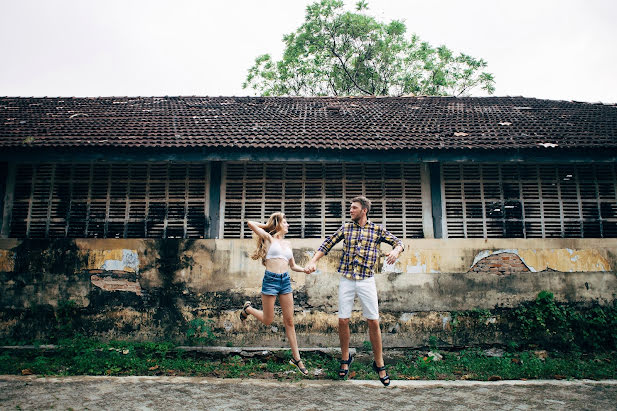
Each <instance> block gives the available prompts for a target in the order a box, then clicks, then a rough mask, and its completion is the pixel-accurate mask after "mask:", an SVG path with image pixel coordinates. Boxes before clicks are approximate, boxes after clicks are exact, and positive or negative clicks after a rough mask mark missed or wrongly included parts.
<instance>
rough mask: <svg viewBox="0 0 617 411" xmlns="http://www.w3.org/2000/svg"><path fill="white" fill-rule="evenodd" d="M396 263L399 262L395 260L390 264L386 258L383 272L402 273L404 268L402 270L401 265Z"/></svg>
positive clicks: (382, 267) (382, 268)
mask: <svg viewBox="0 0 617 411" xmlns="http://www.w3.org/2000/svg"><path fill="white" fill-rule="evenodd" d="M396 263H397V262H396V261H395V262H394V263H392V264H388V263H387V262H386V259H385V258H384V260H383V265H382V266H381V272H382V273H384V274H385V273H399V274H400V273H402V272H403V270H401V269H400V268H399V267H397V264H396Z"/></svg>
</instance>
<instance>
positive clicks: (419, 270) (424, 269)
mask: <svg viewBox="0 0 617 411" xmlns="http://www.w3.org/2000/svg"><path fill="white" fill-rule="evenodd" d="M408 253H409V252H408ZM403 257H404V255H403ZM439 264H440V255H439V253H436V252H434V251H433V250H420V251H416V252H414V253H413V254H410V255H409V257H408V258H407V266H406V270H405V271H406V272H407V274H423V273H439V272H440V269H439Z"/></svg>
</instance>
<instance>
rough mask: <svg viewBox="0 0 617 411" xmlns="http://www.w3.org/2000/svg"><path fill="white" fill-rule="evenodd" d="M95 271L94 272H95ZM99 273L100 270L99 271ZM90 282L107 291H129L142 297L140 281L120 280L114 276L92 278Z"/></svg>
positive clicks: (94, 276) (95, 276)
mask: <svg viewBox="0 0 617 411" xmlns="http://www.w3.org/2000/svg"><path fill="white" fill-rule="evenodd" d="M93 271H94V270H93ZM97 271H98V270H97ZM90 281H91V282H92V284H93V285H95V286H97V287H99V288H101V289H103V290H105V291H128V292H131V293H135V294H137V295H141V294H142V293H141V286H140V285H139V282H138V281H130V280H128V279H126V278H118V277H116V276H113V275H109V276H99V275H92V276H90Z"/></svg>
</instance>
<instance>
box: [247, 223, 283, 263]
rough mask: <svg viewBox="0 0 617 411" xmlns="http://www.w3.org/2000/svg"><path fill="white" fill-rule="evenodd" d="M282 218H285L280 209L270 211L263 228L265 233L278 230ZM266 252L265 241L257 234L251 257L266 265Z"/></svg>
mask: <svg viewBox="0 0 617 411" xmlns="http://www.w3.org/2000/svg"><path fill="white" fill-rule="evenodd" d="M284 219H285V214H283V213H281V212H280V211H277V212H276V213H272V215H271V216H270V218H269V219H268V222H267V223H266V226H265V227H264V228H263V229H264V231H265V232H267V233H270V234H271V235H274V234H276V232H277V231H278V229H279V227H280V225H281V223H282V222H283V220H284ZM267 253H268V249H267V248H266V242H265V241H264V239H263V238H261V237H259V236H257V249H256V250H255V252H254V253H253V255H251V258H252V259H253V260H259V259H261V263H262V264H263V265H266V254H267Z"/></svg>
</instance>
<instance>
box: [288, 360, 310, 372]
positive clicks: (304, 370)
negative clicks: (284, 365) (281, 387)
mask: <svg viewBox="0 0 617 411" xmlns="http://www.w3.org/2000/svg"><path fill="white" fill-rule="evenodd" d="M300 362H302V360H297V361H296V360H294V358H293V357H292V358H291V360H289V363H290V364H291V365H295V366H296V368H297V369H298V370H299V371H300V372H301V373H302V375H304V376H307V375H308V370H307V369H306V368H304V367H300Z"/></svg>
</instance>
